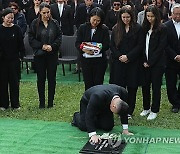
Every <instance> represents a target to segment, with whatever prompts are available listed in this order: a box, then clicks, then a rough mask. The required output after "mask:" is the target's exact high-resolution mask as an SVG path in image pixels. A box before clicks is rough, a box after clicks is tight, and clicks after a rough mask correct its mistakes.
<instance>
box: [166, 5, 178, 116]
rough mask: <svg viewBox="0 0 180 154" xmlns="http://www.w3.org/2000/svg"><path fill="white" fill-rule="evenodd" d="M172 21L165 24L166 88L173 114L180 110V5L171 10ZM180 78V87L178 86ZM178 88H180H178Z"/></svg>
mask: <svg viewBox="0 0 180 154" xmlns="http://www.w3.org/2000/svg"><path fill="white" fill-rule="evenodd" d="M171 12H172V13H171V16H172V19H171V20H169V21H168V22H166V23H165V25H166V27H167V29H168V30H167V32H168V46H167V48H166V49H165V51H166V55H167V56H166V72H165V76H166V87H167V95H168V99H169V102H170V103H171V104H172V110H171V111H172V112H173V113H178V112H179V109H180V4H175V5H174V6H172V9H171ZM178 78H179V85H177V84H178ZM176 86H178V87H176Z"/></svg>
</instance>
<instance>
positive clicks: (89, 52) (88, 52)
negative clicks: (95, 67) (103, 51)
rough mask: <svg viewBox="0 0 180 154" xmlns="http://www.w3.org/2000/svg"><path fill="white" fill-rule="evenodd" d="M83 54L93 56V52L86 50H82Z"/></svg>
mask: <svg viewBox="0 0 180 154" xmlns="http://www.w3.org/2000/svg"><path fill="white" fill-rule="evenodd" d="M82 51H83V52H85V53H87V54H89V55H94V52H93V51H90V50H86V49H82Z"/></svg>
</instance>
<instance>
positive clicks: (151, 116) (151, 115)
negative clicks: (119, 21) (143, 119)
mask: <svg viewBox="0 0 180 154" xmlns="http://www.w3.org/2000/svg"><path fill="white" fill-rule="evenodd" d="M156 117H157V113H154V112H152V111H151V112H150V114H149V116H148V117H147V120H154V119H156Z"/></svg>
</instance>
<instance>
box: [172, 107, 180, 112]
mask: <svg viewBox="0 0 180 154" xmlns="http://www.w3.org/2000/svg"><path fill="white" fill-rule="evenodd" d="M171 111H172V112H173V113H178V112H179V108H176V107H172V109H171Z"/></svg>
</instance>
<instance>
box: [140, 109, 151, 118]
mask: <svg viewBox="0 0 180 154" xmlns="http://www.w3.org/2000/svg"><path fill="white" fill-rule="evenodd" d="M150 112H151V110H150V109H149V110H143V111H142V112H141V113H140V116H146V115H148V114H149V113H150Z"/></svg>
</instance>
